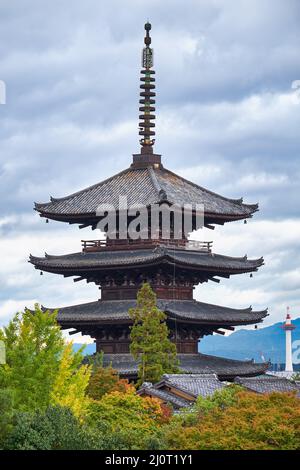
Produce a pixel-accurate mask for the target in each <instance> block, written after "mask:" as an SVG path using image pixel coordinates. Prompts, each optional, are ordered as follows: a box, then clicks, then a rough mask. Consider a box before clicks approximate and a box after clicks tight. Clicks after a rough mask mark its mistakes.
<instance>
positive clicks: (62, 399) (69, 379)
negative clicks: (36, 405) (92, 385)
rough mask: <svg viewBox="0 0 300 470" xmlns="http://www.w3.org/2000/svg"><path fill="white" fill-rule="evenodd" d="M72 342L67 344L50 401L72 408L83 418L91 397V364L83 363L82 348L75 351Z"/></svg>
mask: <svg viewBox="0 0 300 470" xmlns="http://www.w3.org/2000/svg"><path fill="white" fill-rule="evenodd" d="M72 346H73V345H72V343H69V344H66V345H65V347H64V350H63V352H62V355H61V359H60V362H59V367H58V371H57V374H56V376H55V380H54V382H53V385H52V389H51V394H50V402H51V403H53V404H54V405H60V406H62V407H67V408H70V409H71V410H72V412H73V413H74V415H75V416H76V417H78V418H81V419H83V417H84V415H85V413H86V410H87V407H88V403H89V398H88V396H87V395H86V388H87V386H88V383H89V380H90V375H91V366H88V365H82V364H81V363H82V349H79V351H77V352H74V351H73V348H72Z"/></svg>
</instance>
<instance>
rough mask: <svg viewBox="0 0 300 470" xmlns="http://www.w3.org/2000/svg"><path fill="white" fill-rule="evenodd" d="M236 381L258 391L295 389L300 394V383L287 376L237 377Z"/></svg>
mask: <svg viewBox="0 0 300 470" xmlns="http://www.w3.org/2000/svg"><path fill="white" fill-rule="evenodd" d="M235 383H237V384H239V385H242V386H243V387H245V388H247V389H248V390H251V391H253V392H256V393H271V392H293V391H294V392H297V394H298V395H299V396H300V387H299V386H298V385H296V384H295V383H293V382H291V381H290V380H288V379H286V378H283V377H274V376H272V375H269V374H266V375H262V376H258V377H236V379H235Z"/></svg>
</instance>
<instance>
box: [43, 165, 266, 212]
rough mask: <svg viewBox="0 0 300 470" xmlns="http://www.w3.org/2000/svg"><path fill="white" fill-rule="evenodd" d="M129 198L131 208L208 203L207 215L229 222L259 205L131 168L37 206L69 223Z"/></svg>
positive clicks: (158, 172)
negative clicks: (158, 204) (100, 206)
mask: <svg viewBox="0 0 300 470" xmlns="http://www.w3.org/2000/svg"><path fill="white" fill-rule="evenodd" d="M124 195H126V196H127V201H128V205H130V206H132V205H134V204H143V205H146V206H148V205H150V204H154V203H158V202H160V201H168V202H170V203H171V204H179V205H181V206H183V204H187V203H188V204H192V205H194V206H195V205H196V204H204V210H205V214H207V215H215V216H217V217H218V216H219V217H222V216H223V217H225V218H227V219H228V220H234V219H243V218H246V217H251V215H252V214H253V213H254V212H255V211H257V209H258V205H257V204H253V205H248V204H243V202H242V199H229V198H226V197H223V196H220V195H219V194H216V193H213V192H212V191H209V190H207V189H205V188H203V187H201V186H198V185H196V184H194V183H192V182H190V181H187V180H185V179H184V178H182V177H180V176H178V175H176V174H174V173H172V172H171V171H169V170H167V169H165V168H160V169H155V168H152V167H149V168H144V169H133V168H128V169H126V170H124V171H122V172H120V173H118V174H116V175H114V176H112V177H111V178H109V179H107V180H105V181H102V182H100V183H97V184H95V185H93V186H90V187H88V188H86V189H83V190H82V191H78V192H76V193H74V194H71V195H69V196H66V197H63V198H59V199H55V198H51V201H50V202H48V203H42V204H38V203H36V204H35V209H36V210H37V211H39V212H40V213H41V215H43V216H47V217H49V218H51V217H52V218H55V217H56V216H58V218H59V217H60V218H61V219H62V220H66V221H67V220H68V216H76V215H77V216H81V215H84V216H87V215H90V216H95V215H96V211H97V208H98V206H99V205H100V204H104V203H109V204H113V205H114V207H118V204H119V196H124Z"/></svg>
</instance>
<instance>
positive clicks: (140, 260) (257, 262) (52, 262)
mask: <svg viewBox="0 0 300 470" xmlns="http://www.w3.org/2000/svg"><path fill="white" fill-rule="evenodd" d="M174 261H175V262H176V263H177V265H178V266H182V267H184V266H193V267H195V268H196V269H198V270H204V271H210V272H216V270H225V271H226V270H228V271H231V272H232V273H234V272H237V273H239V272H251V271H256V270H257V269H258V268H259V267H260V266H261V265H262V264H263V262H264V260H263V258H259V259H253V260H249V259H247V257H246V256H245V257H242V258H233V257H230V256H223V255H219V254H214V253H204V252H201V251H192V250H185V249H179V248H177V249H172V248H167V247H156V248H152V249H149V248H148V249H140V250H119V251H106V250H103V251H98V252H93V253H85V252H79V253H72V254H69V255H62V256H53V255H52V256H51V255H48V254H45V257H43V258H42V257H35V256H32V255H31V256H30V262H31V263H32V264H34V265H35V266H36V268H37V269H41V270H45V271H49V272H61V273H63V272H65V271H67V270H69V271H71V272H76V273H77V272H78V273H80V272H82V271H90V270H95V269H99V270H101V269H103V268H104V269H108V268H116V267H126V266H133V265H134V266H141V265H157V264H160V263H161V262H167V263H168V262H170V263H171V264H173V263H174Z"/></svg>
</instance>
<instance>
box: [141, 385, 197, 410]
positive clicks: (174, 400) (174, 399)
mask: <svg viewBox="0 0 300 470" xmlns="http://www.w3.org/2000/svg"><path fill="white" fill-rule="evenodd" d="M137 393H138V395H148V396H150V397H155V398H159V399H160V400H162V401H164V402H166V403H170V404H171V405H173V406H174V408H177V409H178V408H186V407H188V406H190V405H191V404H192V402H191V401H189V400H185V399H184V398H181V397H179V396H178V395H175V394H174V393H171V392H169V391H167V390H162V389H157V388H155V387H153V386H152V384H149V383H147V382H146V383H145V384H143V385H142V387H141V388H140V389H139V390H138V392H137Z"/></svg>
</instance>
